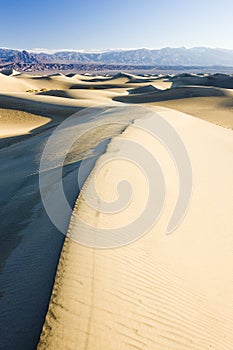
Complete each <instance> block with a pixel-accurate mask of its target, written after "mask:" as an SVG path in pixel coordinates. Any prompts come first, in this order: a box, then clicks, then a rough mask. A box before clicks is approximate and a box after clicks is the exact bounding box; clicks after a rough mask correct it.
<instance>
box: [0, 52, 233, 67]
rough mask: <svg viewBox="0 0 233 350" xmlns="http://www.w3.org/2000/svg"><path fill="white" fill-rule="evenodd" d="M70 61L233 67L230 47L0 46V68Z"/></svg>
mask: <svg viewBox="0 0 233 350" xmlns="http://www.w3.org/2000/svg"><path fill="white" fill-rule="evenodd" d="M46 64H47V65H49V66H54V65H56V64H58V65H72V64H92V65H93V64H98V65H101V64H105V65H106V64H107V65H134V66H137V65H141V66H142V65H147V66H148V65H149V66H228V67H233V50H227V49H212V48H206V47H195V48H190V49H187V48H185V47H180V48H170V47H167V48H163V49H144V48H143V49H131V50H105V51H102V52H82V51H69V50H66V51H57V52H52V53H48V52H36V51H35V52H33V50H30V51H25V50H22V51H21V50H15V49H6V48H0V68H1V69H3V68H6V67H11V68H16V69H17V68H19V69H20V68H23V67H29V66H30V67H33V66H35V67H37V69H38V68H39V67H42V66H45V65H46Z"/></svg>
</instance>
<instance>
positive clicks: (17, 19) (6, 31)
mask: <svg viewBox="0 0 233 350" xmlns="http://www.w3.org/2000/svg"><path fill="white" fill-rule="evenodd" d="M0 4H1V6H0V33H1V36H0V38H1V39H0V46H1V47H12V48H25V49H32V48H50V49H63V48H69V49H104V48H139V47H148V48H161V47H166V46H171V47H180V46H185V47H193V46H208V47H222V48H230V49H233V0H192V1H191V0H37V1H36V0H30V1H29V0H11V1H9V0H1V2H0Z"/></svg>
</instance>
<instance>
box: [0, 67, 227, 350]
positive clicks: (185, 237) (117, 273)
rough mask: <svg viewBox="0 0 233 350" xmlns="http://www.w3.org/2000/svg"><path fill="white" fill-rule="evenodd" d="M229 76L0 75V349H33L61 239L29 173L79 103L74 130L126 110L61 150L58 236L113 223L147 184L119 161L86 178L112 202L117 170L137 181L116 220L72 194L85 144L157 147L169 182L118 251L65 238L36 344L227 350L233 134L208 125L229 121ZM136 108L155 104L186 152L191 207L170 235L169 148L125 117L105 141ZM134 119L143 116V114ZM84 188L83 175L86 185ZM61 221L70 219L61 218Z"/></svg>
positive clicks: (173, 177) (135, 208)
mask: <svg viewBox="0 0 233 350" xmlns="http://www.w3.org/2000/svg"><path fill="white" fill-rule="evenodd" d="M231 81H232V77H231V76H226V75H213V76H210V75H208V74H206V75H199V76H198V75H190V74H183V75H179V76H175V75H167V76H164V75H158V76H156V75H153V76H151V75H145V76H143V75H134V74H128V73H120V74H118V75H111V76H110V75H109V76H107V75H106V76H103V77H102V76H99V75H94V74H67V75H64V74H50V75H49V76H46V75H44V76H33V75H30V74H21V73H20V74H16V73H14V74H13V75H4V74H0V138H1V140H0V165H1V170H2V171H1V173H0V176H1V184H2V185H3V186H1V190H0V192H1V195H0V202H1V203H0V205H1V222H2V225H1V228H2V233H1V237H0V238H1V245H0V247H1V248H0V249H1V254H0V256H1V258H0V268H2V269H3V270H2V272H3V274H2V277H1V278H2V282H3V283H2V284H3V286H4V290H3V295H2V298H1V300H0V303H1V310H2V313H1V315H0V321H3V322H2V324H3V325H2V327H1V328H2V331H1V346H2V347H3V348H4V349H7V350H15V344H17V347H18V348H19V349H20V350H21V349H22V350H25V349H31V348H35V347H36V344H37V343H38V341H39V335H40V332H41V328H42V324H43V322H44V317H45V314H46V311H47V307H48V303H49V298H50V296H51V289H52V286H53V278H54V275H55V271H56V267H57V261H58V258H59V254H60V250H61V248H62V245H63V238H64V237H63V236H62V235H60V233H59V231H58V230H57V229H56V228H55V227H54V226H53V225H52V223H51V222H50V221H49V219H48V216H47V214H46V211H45V209H44V208H43V204H42V202H41V199H40V193H39V185H38V170H39V162H40V157H41V153H42V151H43V149H44V145H45V143H46V141H47V139H48V138H49V136H50V135H51V133H52V132H53V131H54V130H55V128H56V127H57V126H58V125H60V124H61V122H63V121H64V120H65V119H66V118H67V117H69V116H70V115H72V114H73V113H75V112H77V111H80V113H81V111H82V113H81V114H79V116H78V120H77V122H78V123H79V127H80V129H81V130H82V128H85V126H88V125H89V124H90V126H91V125H92V126H97V123H98V122H100V121H101V117H99V114H98V113H99V111H101V110H102V108H105V107H106V105H107V106H111V110H112V111H113V110H114V108H115V107H124V106H130V107H131V108H132V109H131V112H130V113H123V114H122V115H118V116H116V115H115V116H113V115H112V116H111V118H109V119H108V120H106V121H110V122H111V123H112V122H114V121H116V122H117V123H119V122H122V125H121V124H120V125H118V124H117V125H115V127H110V128H101V127H100V128H98V130H96V131H94V132H93V133H91V135H89V137H88V136H87V135H86V136H84V137H83V138H81V139H80V140H79V142H77V144H75V145H74V147H73V148H72V152H71V154H70V155H69V156H68V157H67V159H66V161H65V164H64V171H63V175H64V179H63V182H64V191H65V193H66V194H67V196H68V199H69V202H70V203H71V205H72V206H73V205H74V203H75V201H76V205H75V210H74V212H73V216H72V219H71V222H70V226H69V234H70V235H71V236H72V237H75V235H76V234H77V232H78V234H79V233H80V232H81V233H82V231H80V229H79V228H80V219H81V218H82V219H85V220H87V221H88V220H89V222H90V223H91V224H93V225H94V229H95V228H96V227H98V225H102V224H104V225H106V224H107V225H108V224H119V223H121V224H122V223H125V222H127V220H129V219H131V218H133V217H134V215H135V214H136V213H139V212H140V210H142V209H143V205H144V204H145V200H146V198H147V197H146V193H148V190H147V182H146V181H144V178H143V176H142V174H141V172H140V171H136V170H135V168H134V167H133V165H132V164H131V165H129V164H127V165H126V164H125V163H124V161H123V160H118V161H116V162H115V163H114V164H112V166H110V165H109V166H107V168H106V169H105V170H106V172H104V173H102V174H101V176H100V177H99V180H98V191H100V193H103V196H104V198H105V199H106V200H109V201H110V202H111V201H112V200H115V199H116V195H117V192H115V191H113V189H114V188H115V183H114V180H116V182H117V178H118V176H119V177H121V176H122V175H125V174H126V175H127V176H129V178H130V179H131V180H132V181H133V183H134V184H135V185H134V187H133V188H134V189H136V190H137V191H136V195H135V198H134V201H132V204H131V206H129V209H128V211H126V212H124V211H123V212H122V213H121V216H120V219H119V217H117V215H116V216H115V217H114V218H113V217H111V216H106V215H97V214H96V212H95V210H93V209H90V208H89V207H87V206H86V205H85V202H84V201H83V200H82V199H83V193H84V192H83V193H82V195H81V196H79V197H78V199H77V196H78V193H79V188H78V184H77V169H78V167H79V166H80V160H82V159H83V157H84V156H85V154H86V153H85V152H86V151H87V150H89V151H90V154H91V155H93V154H94V151H93V150H95V147H96V146H97V144H98V143H99V142H101V141H103V140H104V142H105V143H104V145H105V146H106V144H107V140H109V139H111V138H113V139H112V141H111V142H110V144H109V147H108V151H107V152H106V154H105V156H107V154H109V155H110V154H111V152H113V153H114V154H115V155H117V154H119V152H120V151H121V150H124V149H125V148H126V143H125V140H126V139H128V138H129V139H131V140H133V141H134V142H136V143H140V144H142V145H143V147H146V148H148V149H149V150H150V151H151V152H152V154H153V155H154V156H156V158H157V157H159V159H158V160H159V161H160V163H161V166H162V168H163V170H164V173H165V174H166V185H167V191H168V192H167V199H166V203H165V210H164V212H163V214H162V216H161V218H160V220H159V221H158V223H157V225H156V226H155V227H154V228H153V229H151V231H150V232H149V233H148V234H147V235H146V236H144V237H143V238H142V239H140V240H139V241H137V242H135V243H133V244H131V245H128V246H125V247H122V248H119V249H111V250H93V249H92V248H85V247H84V246H81V245H78V244H77V243H75V242H74V241H72V240H70V239H66V241H65V244H64V246H63V252H62V255H61V259H60V263H59V266H58V270H57V277H56V282H55V284H54V289H53V294H52V298H51V302H50V306H49V311H48V314H47V317H46V322H45V324H44V329H43V333H42V335H41V340H40V343H39V345H38V349H40V350H42V349H46V350H47V349H48V350H49V349H56V350H59V349H62V350H63V349H65V350H66V349H70V350H72V349H75V350H76V349H77V348H78V349H80V350H82V349H86V350H88V349H93V350H94V349H95V350H105V349H108V350H118V349H119V350H122V349H127V350H128V349H142V350H144V349H150V350H154V349H156V350H157V349H158V350H160V349H161V350H164V349H166V350H186V349H187V350H197V349H199V350H205V349H211V348H212V349H215V350H229V349H232V348H233V337H232V331H231V330H232V325H233V315H232V292H233V281H232V276H233V274H232V251H231V250H232V249H231V247H232V243H233V242H232V225H233V222H232V219H231V217H232V215H231V213H232V209H233V208H232V202H231V198H232V194H233V193H232V175H233V169H232V151H233V145H232V130H227V129H224V128H222V127H219V126H216V125H214V124H218V125H221V126H224V127H225V128H233V113H232V108H233V90H232V89H226V88H222V86H227V87H230V86H231ZM216 82H217V83H216ZM197 83H198V84H199V86H197V85H196V84H197ZM209 84H210V85H209ZM208 85H209V86H208ZM212 85H213V86H212ZM132 104H133V105H132ZM139 105H141V106H149V107H150V108H155V110H156V111H158V112H159V113H160V114H161V115H163V116H164V118H165V119H167V120H168V121H169V122H170V123H171V124H172V125H173V126H174V127H175V129H176V130H177V131H178V132H179V134H180V135H181V136H182V139H183V140H184V142H185V145H187V149H188V152H189V154H190V157H191V159H192V166H193V175H194V194H193V199H192V203H191V206H190V208H189V211H188V213H187V216H186V217H185V220H184V221H183V223H182V225H180V226H179V227H178V229H177V231H176V232H174V234H172V235H170V236H166V235H165V234H164V230H165V227H166V224H167V223H168V218H169V215H170V214H171V212H172V208H173V205H174V204H175V200H176V198H177V191H178V186H177V185H178V181H177V174H176V171H175V167H174V166H173V163H172V162H171V159H170V157H169V156H168V154H167V152H166V151H165V150H164V149H163V147H162V146H161V145H159V143H158V142H157V143H156V144H155V143H154V140H151V138H150V137H149V136H148V134H147V135H146V137H145V135H144V134H143V133H142V132H141V133H140V132H139V131H138V132H136V131H135V130H134V129H133V126H132V125H131V126H129V127H128V128H127V129H126V130H125V131H124V132H123V134H122V135H121V136H118V137H117V138H114V136H116V135H118V134H119V132H121V131H122V130H123V129H124V128H125V127H126V124H127V125H129V124H130V123H132V121H133V120H134V119H137V118H139V114H140V113H139V111H140V108H141V107H140V106H139ZM88 107H90V110H91V113H90V114H89V112H90V110H88V109H87V108H88ZM164 107H166V108H164ZM167 107H168V108H171V109H172V110H171V109H167ZM178 111H180V112H178ZM181 112H183V113H186V114H183V113H181ZM187 113H188V114H189V115H187ZM190 114H191V115H193V116H195V117H198V118H201V119H204V120H207V121H210V122H212V124H211V123H208V122H205V121H203V120H200V119H198V118H193V117H191V116H190ZM105 117H106V115H105ZM145 117H146V116H145V115H143V118H144V119H142V120H141V122H146V118H145ZM138 122H139V121H138ZM213 123H214V124H213ZM117 140H118V141H117ZM119 140H120V145H119V143H118V142H119ZM64 142H65V140H63V141H62V142H61V143H60V144H59V147H57V150H56V152H55V154H54V159H57V157H59V154H60V153H59V152H60V150H62V149H63V147H64ZM118 146H119V147H118ZM124 147H125V148H124ZM102 151H104V150H102ZM100 159H101V158H100ZM49 171H51V172H52V171H53V169H49ZM93 174H94V172H92V175H91V176H93ZM91 176H90V178H91ZM88 184H89V180H88V182H86V184H85V186H84V191H85V189H88ZM52 187H53V186H49V188H48V194H49V193H51V191H52ZM56 204H58V203H56ZM66 220H67V225H68V223H69V220H70V217H67V218H66ZM77 228H78V231H77ZM83 233H84V234H85V231H84V232H83ZM22 252H23V253H22ZM31 310H36V311H35V312H33V313H32V312H31Z"/></svg>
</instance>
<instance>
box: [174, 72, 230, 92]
mask: <svg viewBox="0 0 233 350" xmlns="http://www.w3.org/2000/svg"><path fill="white" fill-rule="evenodd" d="M170 81H172V82H173V86H174V87H176V86H181V85H205V86H215V87H220V88H226V89H233V76H229V75H227V74H213V75H207V76H203V77H198V76H195V75H189V74H187V75H186V76H185V75H182V74H181V75H179V76H175V77H172V78H170Z"/></svg>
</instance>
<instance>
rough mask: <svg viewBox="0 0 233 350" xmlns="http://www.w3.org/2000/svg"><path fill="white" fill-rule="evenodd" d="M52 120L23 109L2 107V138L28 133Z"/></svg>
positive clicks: (0, 125) (0, 124)
mask: <svg viewBox="0 0 233 350" xmlns="http://www.w3.org/2000/svg"><path fill="white" fill-rule="evenodd" d="M50 120H51V119H50V118H44V117H40V116H37V115H33V114H31V113H25V112H22V111H12V110H9V109H0V138H5V137H10V136H16V135H25V134H28V133H30V131H31V130H33V129H36V128H38V127H40V126H42V125H45V124H47V123H48V122H49V121H50Z"/></svg>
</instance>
